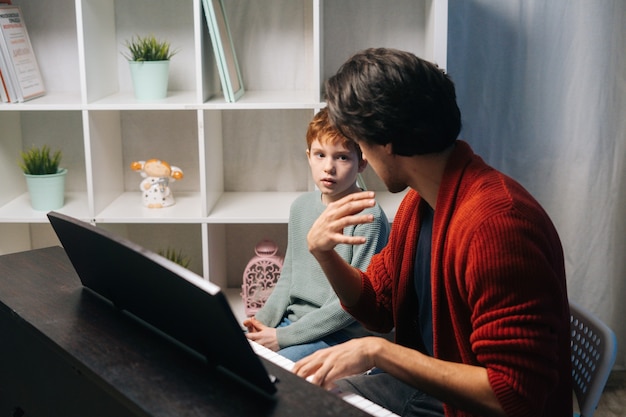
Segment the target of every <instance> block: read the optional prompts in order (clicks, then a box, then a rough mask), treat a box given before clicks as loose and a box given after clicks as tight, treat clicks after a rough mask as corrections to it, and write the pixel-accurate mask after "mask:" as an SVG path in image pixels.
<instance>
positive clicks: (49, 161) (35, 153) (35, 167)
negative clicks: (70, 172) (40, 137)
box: [19, 145, 61, 175]
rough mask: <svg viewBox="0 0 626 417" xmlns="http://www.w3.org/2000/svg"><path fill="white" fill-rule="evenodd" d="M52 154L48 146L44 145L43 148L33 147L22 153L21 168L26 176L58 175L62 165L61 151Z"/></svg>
mask: <svg viewBox="0 0 626 417" xmlns="http://www.w3.org/2000/svg"><path fill="white" fill-rule="evenodd" d="M50 152H51V151H50V148H49V147H48V145H43V146H42V147H41V148H37V147H36V146H32V147H31V148H30V149H28V150H26V151H22V153H21V156H22V159H21V161H20V162H19V166H20V168H21V169H22V171H23V172H24V173H25V174H30V175H47V174H56V173H57V172H58V170H59V164H60V163H61V151H60V150H57V151H56V152H54V153H53V154H52V155H51V154H50Z"/></svg>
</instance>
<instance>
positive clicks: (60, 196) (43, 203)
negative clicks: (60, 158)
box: [24, 168, 67, 211]
mask: <svg viewBox="0 0 626 417" xmlns="http://www.w3.org/2000/svg"><path fill="white" fill-rule="evenodd" d="M66 174H67V168H59V170H58V171H57V173H56V174H46V175H31V174H24V176H25V177H26V186H27V187H28V193H29V195H30V204H31V206H32V207H33V209H34V210H39V211H50V210H57V209H60V208H61V207H63V205H64V204H65V176H66Z"/></svg>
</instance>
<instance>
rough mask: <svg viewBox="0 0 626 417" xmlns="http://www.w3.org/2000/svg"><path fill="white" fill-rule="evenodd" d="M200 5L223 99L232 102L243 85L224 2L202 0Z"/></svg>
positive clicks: (220, 0) (240, 94) (235, 99)
mask: <svg viewBox="0 0 626 417" xmlns="http://www.w3.org/2000/svg"><path fill="white" fill-rule="evenodd" d="M202 6H203V8H204V15H205V17H206V22H207V26H208V29H209V36H210V37H211V44H212V45H213V52H214V54H215V61H216V63H217V70H218V72H219V75H220V81H221V84H222V91H223V92H224V99H225V100H226V101H227V102H229V103H234V102H235V101H237V100H239V98H241V96H243V93H244V87H243V80H242V78H241V71H240V70H239V64H238V62H237V55H236V54H235V47H234V44H233V40H232V37H231V34H230V27H229V26H228V19H227V18H226V11H225V9H224V3H223V1H222V0H202Z"/></svg>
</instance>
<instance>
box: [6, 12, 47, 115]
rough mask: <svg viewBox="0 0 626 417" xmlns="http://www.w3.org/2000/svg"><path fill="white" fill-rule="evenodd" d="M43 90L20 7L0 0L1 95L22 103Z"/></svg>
mask: <svg viewBox="0 0 626 417" xmlns="http://www.w3.org/2000/svg"><path fill="white" fill-rule="evenodd" d="M3 3H4V4H3ZM45 93H46V90H45V88H44V84H43V79H42V77H41V72H40V71H39V65H38V64H37V59H36V58H35V53H34V52H33V47H32V45H31V43H30V38H29V37H28V31H27V30H26V25H25V24H24V18H23V16H22V11H21V9H20V7H19V6H14V5H11V2H10V1H7V0H4V1H2V0H0V99H1V100H2V102H3V103H21V102H24V101H27V100H31V99H33V98H37V97H41V96H43V95H44V94H45Z"/></svg>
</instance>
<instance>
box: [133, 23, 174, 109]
mask: <svg viewBox="0 0 626 417" xmlns="http://www.w3.org/2000/svg"><path fill="white" fill-rule="evenodd" d="M125 46H126V48H127V51H126V52H125V53H122V55H123V56H124V57H125V58H126V59H127V60H128V63H129V65H130V75H131V79H132V81H133V88H134V91H135V98H136V99H137V100H159V99H163V98H165V97H167V85H168V78H169V64H170V58H171V57H172V56H174V55H175V54H176V53H177V52H178V51H177V50H173V49H172V48H171V47H170V43H169V42H167V41H161V40H159V39H157V38H156V37H155V36H154V35H147V36H144V37H142V36H139V35H136V36H133V37H132V38H131V39H129V40H127V41H126V43H125Z"/></svg>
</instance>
